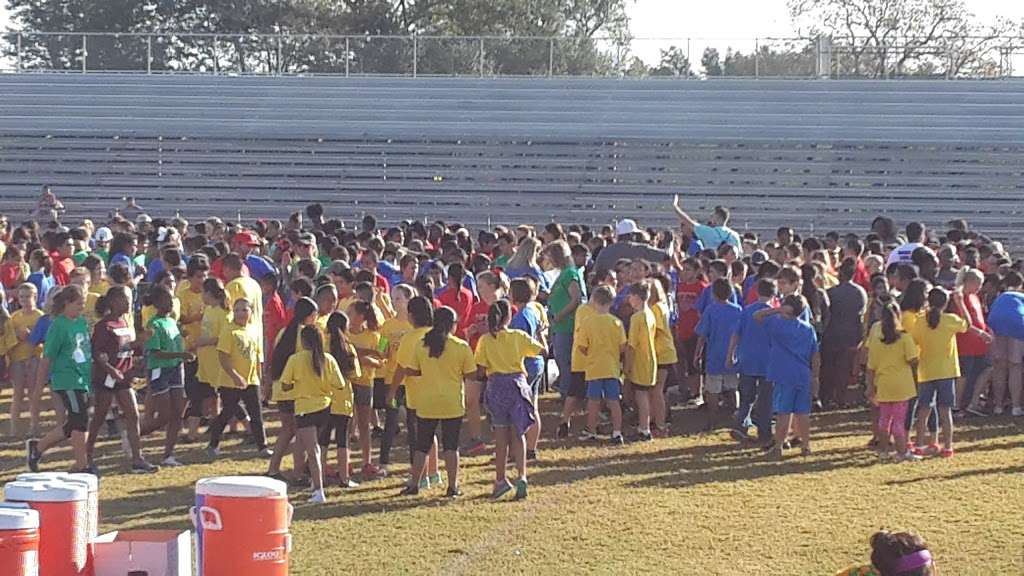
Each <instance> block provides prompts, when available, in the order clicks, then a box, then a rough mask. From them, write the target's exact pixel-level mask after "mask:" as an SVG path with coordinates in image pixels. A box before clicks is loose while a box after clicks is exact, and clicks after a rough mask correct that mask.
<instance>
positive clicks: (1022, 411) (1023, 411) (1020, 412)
mask: <svg viewBox="0 0 1024 576" xmlns="http://www.w3.org/2000/svg"><path fill="white" fill-rule="evenodd" d="M1010 413H1011V414H1013V415H1014V416H1024V408H1021V407H1020V406H1014V407H1013V410H1011V411H1010Z"/></svg>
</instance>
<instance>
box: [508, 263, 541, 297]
mask: <svg viewBox="0 0 1024 576" xmlns="http://www.w3.org/2000/svg"><path fill="white" fill-rule="evenodd" d="M505 275H506V276H508V279H509V280H515V279H516V278H522V277H523V276H529V277H531V278H533V279H534V280H536V281H537V287H538V288H539V290H540V291H541V292H551V281H550V280H549V279H548V277H547V275H546V274H544V271H543V270H541V269H540V266H523V267H522V268H510V269H508V270H505Z"/></svg>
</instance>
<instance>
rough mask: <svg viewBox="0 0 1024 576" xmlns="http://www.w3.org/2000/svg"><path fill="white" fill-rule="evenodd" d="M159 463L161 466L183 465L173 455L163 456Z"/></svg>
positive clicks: (174, 466)
mask: <svg viewBox="0 0 1024 576" xmlns="http://www.w3.org/2000/svg"><path fill="white" fill-rule="evenodd" d="M160 465H161V466H167V467H168V468H176V467H178V466H184V464H182V463H181V462H178V459H177V458H175V457H174V456H168V457H167V458H164V459H163V462H160Z"/></svg>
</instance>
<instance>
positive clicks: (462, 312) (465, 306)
mask: <svg viewBox="0 0 1024 576" xmlns="http://www.w3.org/2000/svg"><path fill="white" fill-rule="evenodd" d="M437 299H438V300H440V301H441V304H442V305H443V306H447V307H449V308H451V309H452V310H455V314H456V317H457V318H458V319H459V327H458V328H456V329H455V335H456V336H458V337H459V338H465V337H466V328H468V327H469V324H470V318H471V317H472V311H473V293H472V292H470V291H469V288H466V287H465V286H462V287H460V288H459V290H458V291H457V292H456V291H454V290H452V287H451V286H448V287H447V288H445V289H444V291H443V292H441V293H440V294H438V295H437Z"/></svg>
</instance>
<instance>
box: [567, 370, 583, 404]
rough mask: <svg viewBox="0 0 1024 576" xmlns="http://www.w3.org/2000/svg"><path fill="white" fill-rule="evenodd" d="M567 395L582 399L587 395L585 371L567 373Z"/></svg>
mask: <svg viewBox="0 0 1024 576" xmlns="http://www.w3.org/2000/svg"><path fill="white" fill-rule="evenodd" d="M569 397H570V398H577V399H579V400H583V399H584V398H586V397H587V379H586V373H585V372H573V373H572V374H570V375H569Z"/></svg>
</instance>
